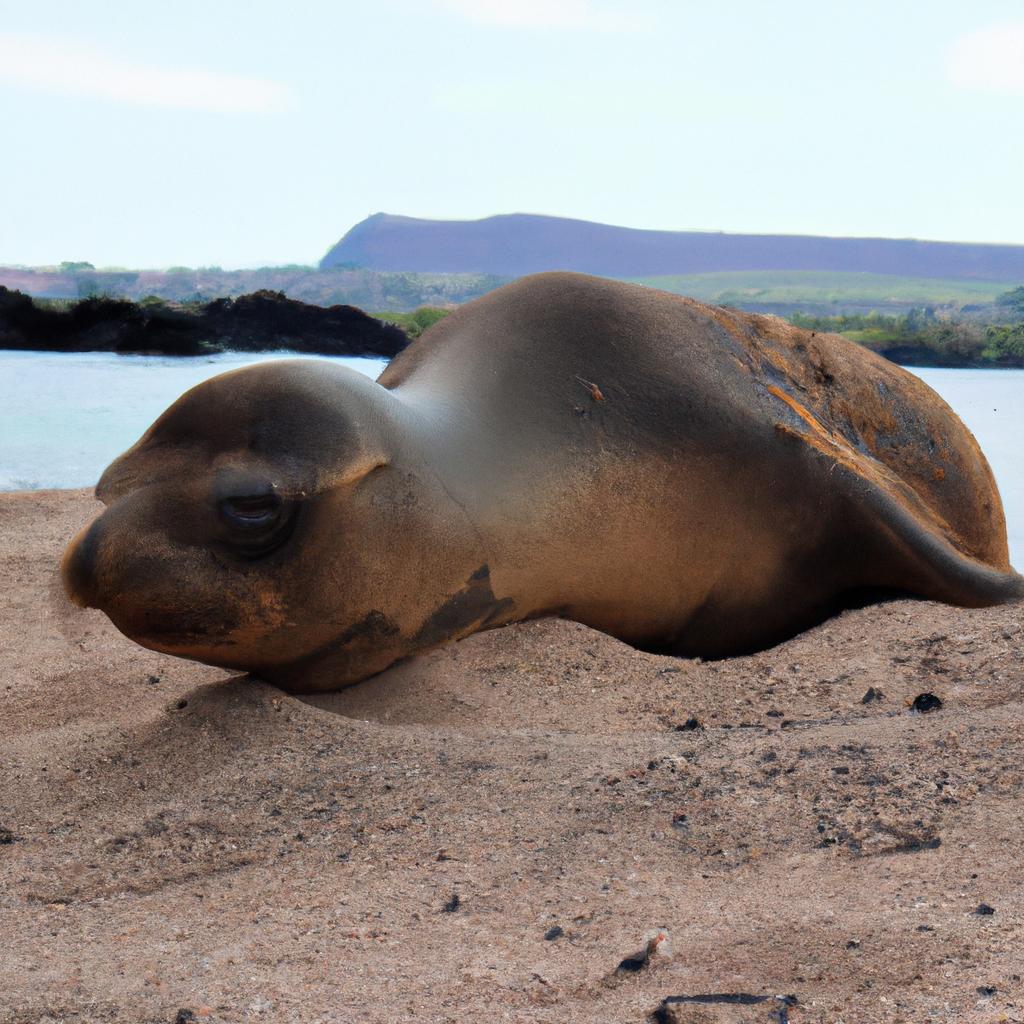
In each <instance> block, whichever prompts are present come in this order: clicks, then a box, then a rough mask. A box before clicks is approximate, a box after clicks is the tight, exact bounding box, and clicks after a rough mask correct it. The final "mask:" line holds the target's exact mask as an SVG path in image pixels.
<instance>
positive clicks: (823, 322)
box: [789, 288, 1024, 367]
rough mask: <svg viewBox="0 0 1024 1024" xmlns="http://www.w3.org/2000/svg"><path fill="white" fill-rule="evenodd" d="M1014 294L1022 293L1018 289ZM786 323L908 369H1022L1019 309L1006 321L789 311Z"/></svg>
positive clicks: (925, 312) (1022, 314) (924, 313)
mask: <svg viewBox="0 0 1024 1024" xmlns="http://www.w3.org/2000/svg"><path fill="white" fill-rule="evenodd" d="M1015 291H1016V292H1021V293H1022V294H1024V289H1019V288H1018V289H1016V290H1015ZM1008 294H1010V295H1013V294H1014V293H1013V292H1010V293H1008ZM997 305H998V306H999V307H1001V308H1005V309H1007V310H1010V311H1013V310H1014V308H1015V307H1014V306H1013V304H1012V303H1003V302H997ZM789 319H790V321H791V322H792V323H794V324H796V325H797V326H798V327H804V328H807V329H808V330H812V331H828V332H830V333H835V334H842V335H843V337H846V338H849V339H850V340H851V341H856V342H858V343H859V344H861V345H864V346H865V347H866V348H869V349H871V350H872V351H873V352H878V353H880V354H881V355H884V356H887V357H888V358H890V359H892V360H894V361H895V362H898V363H904V364H907V365H911V366H993V367H996V366H1013V367H1024V308H1021V309H1020V310H1019V311H1016V312H1011V316H1010V317H1009V319H1011V321H1012V322H1009V323H986V322H984V321H982V320H979V319H977V318H975V319H966V318H960V319H954V318H951V317H948V316H945V317H940V316H938V315H937V314H936V312H935V310H934V309H932V308H923V309H913V310H911V311H910V312H909V313H906V314H904V315H902V316H882V315H880V314H878V313H870V314H868V315H866V316H865V315H860V314H844V315H841V316H808V315H807V314H804V313H794V314H793V315H792V316H791V317H790V318H789Z"/></svg>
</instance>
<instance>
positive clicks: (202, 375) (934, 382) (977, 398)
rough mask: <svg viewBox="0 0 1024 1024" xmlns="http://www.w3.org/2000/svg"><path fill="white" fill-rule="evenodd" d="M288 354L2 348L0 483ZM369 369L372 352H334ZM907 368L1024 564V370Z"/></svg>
mask: <svg viewBox="0 0 1024 1024" xmlns="http://www.w3.org/2000/svg"><path fill="white" fill-rule="evenodd" d="M281 358H295V356H294V355H291V354H289V353H274V354H267V353H260V354H258V355H242V354H239V353H228V354H225V355H219V356H211V357H208V358H199V359H171V358H165V357H160V356H115V355H109V354H107V353H102V352H91V353H84V354H66V353H49V352H0V490H21V489H32V488H39V487H89V486H92V485H93V484H94V483H95V482H96V481H97V479H99V475H100V473H101V472H102V471H103V469H104V467H105V466H106V465H107V464H108V463H109V462H110V461H111V460H112V459H113V458H114V457H115V456H117V455H119V454H120V453H121V452H123V451H124V450H125V449H126V448H128V447H129V446H130V445H131V444H133V443H134V442H135V441H136V439H137V438H138V437H139V435H141V434H142V432H143V431H144V430H145V429H146V427H148V426H149V425H150V423H152V422H153V420H154V419H155V418H156V417H157V416H158V415H159V414H160V413H161V412H162V411H163V410H164V409H165V408H167V406H168V405H170V403H171V402H172V401H174V399H175V398H177V397H178V395H180V394H181V393H182V392H183V391H185V390H186V389H187V388H190V387H192V386H193V385H195V384H198V383H199V382H200V381H202V380H205V379H206V378H207V377H212V376H214V374H217V373H223V372H224V371H225V370H232V369H235V368H237V367H239V366H246V365H248V364H249V363H256V362H262V361H264V360H266V359H281ZM337 361H338V362H340V363H343V364H345V365H346V366H351V367H353V368H354V369H357V370H359V371H361V372H362V373H365V374H366V375H367V376H369V377H376V376H377V375H378V374H379V373H380V371H381V370H382V369H383V368H384V365H385V363H384V361H383V360H378V359H338V360H337ZM915 372H916V373H917V374H918V375H919V376H920V377H921V378H922V379H923V380H924V381H925V382H926V383H927V384H928V385H929V386H931V387H933V388H934V389H935V390H936V391H937V392H938V393H939V394H940V395H942V397H943V398H945V399H946V401H947V402H949V404H950V405H951V406H952V407H953V408H954V409H955V410H956V412H957V414H958V415H959V416H960V417H961V419H963V421H964V422H965V423H966V424H967V426H968V427H969V428H970V429H971V430H972V431H973V432H974V436H975V437H977V439H978V442H979V443H980V444H981V447H982V450H983V451H984V452H985V454H986V456H987V457H988V460H989V462H990V463H991V465H992V469H993V471H994V472H995V475H996V480H997V481H998V483H999V490H1000V493H1001V494H1002V497H1003V505H1004V507H1005V509H1006V519H1007V526H1008V530H1009V534H1010V553H1011V557H1012V559H1013V561H1014V564H1015V565H1017V566H1018V567H1020V568H1024V457H1022V455H1021V451H1020V449H1021V439H1024V370H938V369H936V370H932V369H918V370H915Z"/></svg>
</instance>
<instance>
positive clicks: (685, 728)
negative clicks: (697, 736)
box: [676, 718, 704, 732]
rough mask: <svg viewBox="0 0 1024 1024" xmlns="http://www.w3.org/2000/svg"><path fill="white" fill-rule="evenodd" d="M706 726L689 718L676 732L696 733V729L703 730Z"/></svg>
mask: <svg viewBox="0 0 1024 1024" xmlns="http://www.w3.org/2000/svg"><path fill="white" fill-rule="evenodd" d="M703 728H704V726H703V725H701V724H700V722H698V721H697V719H696V718H688V719H687V720H686V721H685V722H683V724H682V725H677V726H676V732H694V731H695V730H696V729H703Z"/></svg>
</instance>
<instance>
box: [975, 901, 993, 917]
mask: <svg viewBox="0 0 1024 1024" xmlns="http://www.w3.org/2000/svg"><path fill="white" fill-rule="evenodd" d="M995 912H996V908H995V907H992V906H989V905H988V904H987V903H979V904H978V905H977V906H976V907H975V908H974V913H975V914H977V915H978V916H979V917H990V916H991V915H992V914H994V913H995Z"/></svg>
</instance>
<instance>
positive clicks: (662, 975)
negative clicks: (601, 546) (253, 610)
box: [0, 492, 1024, 1024]
mask: <svg viewBox="0 0 1024 1024" xmlns="http://www.w3.org/2000/svg"><path fill="white" fill-rule="evenodd" d="M93 511H94V509H93V504H92V502H91V499H89V498H88V496H86V495H84V494H82V493H78V492H49V493H40V494H15V495H5V496H0V560H2V564H3V570H4V580H5V582H6V583H7V585H6V587H5V588H4V591H3V594H2V596H0V621H2V633H0V636H2V637H3V654H2V666H3V673H2V685H3V687H4V690H3V708H4V714H3V717H2V719H0V730H2V746H0V763H2V772H0V878H2V881H3V888H2V892H0V922H2V924H0V928H2V938H3V949H4V954H3V956H2V957H0V1021H18V1022H29V1021H33V1022H34V1021H56V1020H65V1021H90V1022H92V1021H124V1022H139V1021H147V1022H148V1021H154V1022H156V1021H166V1022H168V1024H170V1022H173V1021H174V1020H175V1019H176V1017H177V1018H178V1019H180V1020H183V1021H187V1020H190V1019H192V1018H191V1017H189V1016H188V1014H189V1013H190V1014H192V1015H193V1016H194V1017H195V1018H196V1019H197V1020H209V1021H211V1022H217V1021H261V1020H262V1021H268V1022H269V1021H274V1022H278V1021H295V1022H307V1021H356V1020H358V1021H381V1022H384V1021H388V1022H394V1021H406V1020H408V1021H453V1022H462V1021H470V1020H488V1021H491V1020H495V1021H502V1020H508V1021H552V1022H555V1021H557V1022H569V1021H595V1022H598V1021H600V1022H605V1021H637V1022H641V1021H645V1020H647V1019H653V1018H651V1017H650V1015H651V1014H652V1013H654V1012H656V1011H657V1012H660V1014H661V1017H662V1019H664V1020H668V1021H689V1022H698V1021H701V1022H718V1021H739V1020H743V1021H770V1020H782V1019H785V1018H786V1017H787V1016H788V1017H789V1019H790V1020H792V1021H794V1022H796V1021H837V1020H846V1021H849V1022H853V1021H858V1022H859V1021H882V1020H884V1021H890V1020H891V1021H896V1020H924V1019H930V1020H933V1021H938V1020H959V1021H962V1020H978V1021H993V1020H999V1019H1005V1020H1008V1021H1012V1020H1020V1019H1024V983H1022V982H1021V977H1020V976H1021V974H1022V972H1024V961H1022V958H1021V954H1020V949H1021V948H1022V946H1024V934H1022V927H1021V916H1022V912H1024V885H1022V882H1024V866H1022V865H1024V829H1022V828H1021V821H1022V820H1024V799H1022V794H1024V763H1022V757H1021V741H1022V738H1024V668H1022V664H1021V657H1020V652H1021V650H1022V647H1024V629H1022V620H1024V614H1022V608H1021V607H1020V606H1015V607H1006V608H999V609H987V610H981V611H963V610H958V609H951V608H946V607H943V606H940V605H934V604H926V603H912V602H897V603H893V604H889V605H886V606H884V607H874V608H867V609H863V610H860V611H857V612H850V613H846V614H845V615H843V616H841V617H840V618H838V619H835V620H833V621H831V622H828V623H826V624H825V625H823V626H821V627H820V628H818V629H816V630H813V631H812V632H810V633H807V634H805V635H803V636H801V637H798V638H796V639H794V640H792V641H790V642H788V643H786V644H783V645H781V646H780V647H777V648H775V649H773V650H771V651H767V652H764V653H762V654H759V655H756V656H753V657H749V658H738V659H731V660H728V661H722V662H712V663H700V662H693V661H680V660H676V659H671V658H662V657H656V656H653V655H648V654H643V653H640V652H636V651H633V650H632V649H630V648H629V647H627V646H625V645H623V644H621V643H619V642H617V641H615V640H613V639H611V638H609V637H606V636H603V635H602V634H599V633H596V632H594V631H592V630H589V629H586V628H585V627H583V626H580V625H578V624H575V623H568V622H559V621H542V622H535V623H528V624H524V625H519V626H513V627H510V628H508V629H504V630H498V631H494V632H492V633H488V634H485V635H480V636H477V637H473V638H471V639H469V640H467V641H465V642H463V643H461V644H458V645H456V646H453V647H450V648H446V649H443V650H440V651H436V652H434V653H432V654H429V655H427V656H425V657H423V658H419V659H415V660H413V661H410V662H408V663H405V664H403V665H400V666H397V667H396V668H394V669H393V670H391V671H390V672H388V673H385V674H384V675H382V676H380V677H378V678H377V679H374V680H371V681H369V682H367V683H364V684H362V685H360V686H358V687H353V688H351V689H350V690H347V691H344V692H342V693H339V694H331V695H326V696H319V697H310V698H306V699H298V698H295V697H290V696H288V695H285V694H283V693H282V692H280V691H278V690H276V689H275V688H273V687H270V686H267V685H265V684H263V683H260V682H258V681H253V680H250V679H246V678H234V679H231V678H227V677H226V675H225V674H224V673H222V672H219V671H217V670H215V669H209V668H205V667H203V666H199V665H191V664H188V663H186V662H180V661H177V660H175V659H172V658H168V657H165V656H162V655H158V654H153V653H151V652H147V651H144V650H141V649H140V648H137V647H135V646H134V645H133V644H131V643H130V642H129V641H127V640H125V639H124V638H122V637H120V636H119V635H118V634H117V633H116V632H115V631H114V630H113V629H112V628H111V627H110V626H109V624H107V622H106V621H105V620H104V619H103V618H102V616H98V615H94V614H91V613H89V614H86V613H77V612H75V613H71V612H69V611H67V610H65V609H62V607H61V605H60V604H59V603H58V602H53V601H52V600H51V597H50V592H49V591H50V587H51V584H52V579H53V569H54V565H55V562H56V559H57V557H58V555H59V551H60V548H61V545H62V544H63V542H64V540H65V539H66V538H67V537H68V536H70V534H71V533H72V532H73V531H74V530H75V529H76V528H77V527H78V526H79V525H80V524H82V523H83V522H85V521H86V520H87V519H88V518H89V517H90V516H91V515H92V514H93ZM879 692H880V694H881V695H880V696H879ZM925 693H929V694H933V695H935V696H936V697H938V698H939V700H941V703H942V706H941V707H940V708H936V709H934V710H930V711H926V712H915V711H913V710H912V709H911V704H912V702H913V701H914V699H915V698H917V697H918V696H919V695H921V694H925ZM869 694H870V698H869V699H868V700H867V702H866V703H865V702H864V701H865V698H866V697H867V696H868V695H869ZM929 703H932V702H928V701H926V702H924V704H925V706H927V704H929ZM919 705H920V702H919ZM982 905H985V906H987V907H989V908H991V909H992V910H993V911H994V912H993V913H987V912H981V913H979V912H978V908H979V907H982ZM982 910H983V911H984V907H982ZM651 929H663V930H665V931H667V933H668V934H669V936H670V942H669V943H662V944H660V945H659V947H658V950H657V951H656V953H655V955H654V956H653V957H652V958H651V959H650V961H649V962H648V963H647V964H645V965H644V966H642V967H640V969H639V970H635V971H626V970H624V971H622V972H619V973H616V971H615V969H616V966H617V965H618V964H619V962H620V961H621V960H623V958H625V957H627V956H629V955H630V954H632V953H634V952H635V951H636V950H638V949H639V948H640V947H641V945H642V940H643V937H644V935H645V933H647V932H648V931H649V930H651ZM546 936H549V937H547V938H546ZM666 945H667V946H668V947H669V952H668V955H666V954H665V953H664V952H663V951H664V950H665V947H666ZM781 994H792V995H795V996H796V998H797V1000H798V1002H797V1004H796V1006H792V1007H791V1006H787V1005H786V1004H785V1003H783V1002H780V1001H778V1000H775V999H773V998H769V999H766V1000H764V1001H762V1002H752V1001H750V1000H746V1001H740V1002H737V1001H735V999H734V1000H733V1001H731V1002H727V1001H723V1000H721V999H714V1000H711V1001H708V999H709V998H710V997H712V996H716V995H718V996H721V995H725V996H730V997H737V998H738V997H739V996H750V997H754V996H769V997H771V996H775V995H781ZM679 995H692V996H700V997H701V998H702V999H704V1001H703V1002H681V1003H672V1004H668V1005H665V1006H664V1007H662V1006H661V1000H662V999H664V998H665V997H669V996H679ZM182 1010H184V1011H188V1012H187V1013H186V1014H184V1015H182V1014H180V1013H179V1011H182ZM1001 1015H1002V1016H1001Z"/></svg>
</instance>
